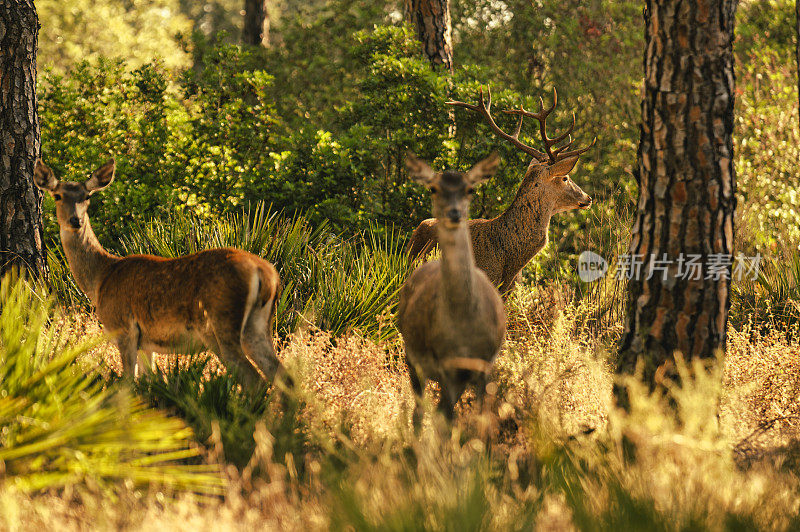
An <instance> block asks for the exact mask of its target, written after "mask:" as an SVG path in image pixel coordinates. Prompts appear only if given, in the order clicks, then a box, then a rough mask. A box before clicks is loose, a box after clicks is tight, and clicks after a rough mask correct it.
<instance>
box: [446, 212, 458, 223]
mask: <svg viewBox="0 0 800 532" xmlns="http://www.w3.org/2000/svg"><path fill="white" fill-rule="evenodd" d="M447 217H448V218H449V219H450V221H451V222H460V221H461V212H459V210H458V209H450V210H449V211H447Z"/></svg>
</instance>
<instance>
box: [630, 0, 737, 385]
mask: <svg viewBox="0 0 800 532" xmlns="http://www.w3.org/2000/svg"><path fill="white" fill-rule="evenodd" d="M736 4H737V2H736V1H735V0H710V1H709V0H683V1H679V0H665V1H658V2H656V1H654V0H647V2H646V7H645V11H644V18H645V28H646V29H645V54H644V101H643V102H642V124H641V131H640V135H641V138H640V141H639V153H638V168H637V180H638V182H639V203H638V207H637V213H636V221H635V222H634V225H633V230H632V235H631V244H630V248H629V251H628V253H629V255H628V258H629V259H630V260H631V261H632V260H634V259H635V258H636V257H637V256H638V257H641V260H642V262H643V265H642V266H641V274H642V275H640V276H638V277H637V276H636V275H635V268H630V269H628V272H629V273H632V274H634V275H633V278H632V279H631V280H630V281H629V284H628V294H627V316H626V321H625V333H624V335H623V337H622V339H621V345H620V358H619V366H618V370H619V371H620V372H623V373H629V372H632V371H633V370H634V367H635V366H636V364H637V361H638V360H642V362H643V363H644V376H645V378H646V379H647V380H648V381H649V382H650V383H651V384H652V383H653V382H654V380H655V378H656V372H657V369H658V368H659V367H663V369H665V370H667V371H668V373H669V369H670V364H669V362H670V361H671V360H672V357H673V354H674V352H675V351H676V350H677V351H680V352H681V353H683V355H684V356H685V357H686V358H687V359H688V358H692V357H713V356H715V353H716V352H717V351H718V350H724V349H725V339H726V333H725V327H726V323H727V320H728V308H729V306H730V301H729V298H728V292H729V288H730V278H729V276H730V273H731V268H730V266H727V265H725V266H722V267H721V270H722V273H721V274H719V275H717V273H719V272H717V273H715V272H714V271H713V269H712V268H709V266H710V265H712V264H715V263H716V264H720V261H721V262H722V263H725V262H727V261H728V260H730V258H732V257H731V254H732V253H733V214H734V208H735V206H736V198H735V194H734V193H735V190H736V181H735V176H734V168H733V141H732V133H733V99H734V78H733V51H732V42H733V27H734V13H735V11H736ZM664 254H666V260H664V262H662V263H660V264H656V263H654V262H653V258H652V257H653V256H655V257H656V259H657V260H663V259H665V257H664ZM718 254H721V255H718ZM691 255H697V256H698V257H694V259H695V261H696V262H700V263H701V264H702V271H701V274H700V276H699V277H700V278H699V279H694V277H696V275H695V272H694V270H691V272H692V273H691V274H690V275H686V271H687V270H690V268H688V267H687V265H686V264H681V262H680V258H681V256H683V257H684V260H691V259H692V258H693V257H691ZM726 257H727V258H726ZM665 265H666V272H667V273H666V280H664V279H663V277H664V273H662V271H661V270H660V269H657V270H652V271H653V275H652V277H651V278H650V279H647V276H648V271H650V267H651V266H665ZM681 270H682V271H681Z"/></svg>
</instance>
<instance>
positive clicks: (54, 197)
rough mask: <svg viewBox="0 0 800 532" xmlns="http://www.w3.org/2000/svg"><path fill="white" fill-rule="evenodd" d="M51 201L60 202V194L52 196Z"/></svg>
mask: <svg viewBox="0 0 800 532" xmlns="http://www.w3.org/2000/svg"><path fill="white" fill-rule="evenodd" d="M53 199H54V200H56V201H61V194H53Z"/></svg>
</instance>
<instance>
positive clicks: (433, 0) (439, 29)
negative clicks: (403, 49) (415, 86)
mask: <svg viewBox="0 0 800 532" xmlns="http://www.w3.org/2000/svg"><path fill="white" fill-rule="evenodd" d="M403 4H404V11H405V18H406V20H407V21H408V22H409V23H411V24H413V25H414V28H415V29H416V30H417V37H419V40H420V41H422V49H423V51H424V52H425V55H426V56H427V57H428V60H430V62H431V63H432V64H433V66H434V68H437V67H440V66H443V67H444V68H446V69H447V70H449V71H451V72H452V70H453V39H452V28H451V24H450V0H404V2H403Z"/></svg>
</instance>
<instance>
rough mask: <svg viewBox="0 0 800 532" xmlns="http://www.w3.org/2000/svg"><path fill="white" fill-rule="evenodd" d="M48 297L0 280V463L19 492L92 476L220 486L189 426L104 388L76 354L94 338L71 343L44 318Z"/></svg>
mask: <svg viewBox="0 0 800 532" xmlns="http://www.w3.org/2000/svg"><path fill="white" fill-rule="evenodd" d="M53 315H54V313H53V304H52V301H51V300H50V299H48V298H46V297H44V296H43V295H41V294H40V293H36V292H34V291H32V289H31V288H30V287H29V286H28V285H27V284H26V283H24V282H23V281H20V280H15V279H14V278H13V277H12V276H10V275H7V276H5V277H3V279H2V281H0V427H2V429H0V464H3V477H4V480H5V482H7V483H9V484H10V485H12V486H14V487H16V488H18V489H21V490H24V491H38V490H44V489H50V488H60V487H64V486H70V485H73V484H76V483H82V482H86V483H90V484H93V485H96V486H99V487H102V488H109V489H111V488H114V487H115V486H117V485H118V484H119V483H121V482H123V481H131V482H133V483H134V484H135V485H137V486H146V485H148V484H151V483H154V484H160V485H164V486H168V487H171V488H175V489H185V490H191V491H198V492H204V493H218V492H219V491H220V490H221V488H222V480H221V478H220V477H219V476H218V475H217V474H215V468H214V467H213V466H205V465H186V464H185V463H184V461H185V460H186V459H188V458H193V457H197V456H198V454H199V453H198V450H197V448H196V447H194V446H193V445H192V444H191V436H192V431H191V430H190V429H188V428H186V426H185V425H184V424H183V423H182V422H180V421H178V420H176V419H174V418H168V417H165V416H164V415H163V414H161V413H160V412H157V411H155V410H151V409H149V408H146V407H145V406H144V405H143V404H142V403H141V402H140V401H138V400H137V399H136V398H135V397H133V396H132V395H131V393H130V392H129V391H128V390H127V389H126V388H125V387H124V386H120V385H112V386H107V384H106V382H105V381H104V380H103V378H102V376H101V374H100V373H99V372H98V371H97V370H96V368H90V367H86V364H85V363H81V362H80V361H79V358H80V357H83V356H84V355H85V354H86V352H87V351H88V350H89V348H90V347H91V346H93V345H94V344H95V343H96V341H97V340H96V339H94V340H89V341H86V340H83V341H82V342H80V343H78V342H75V341H74V340H70V339H69V337H68V334H69V331H68V330H66V331H65V330H60V329H59V327H57V326H56V325H55V324H54V323H53V322H52V321H51V320H52V318H53Z"/></svg>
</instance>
